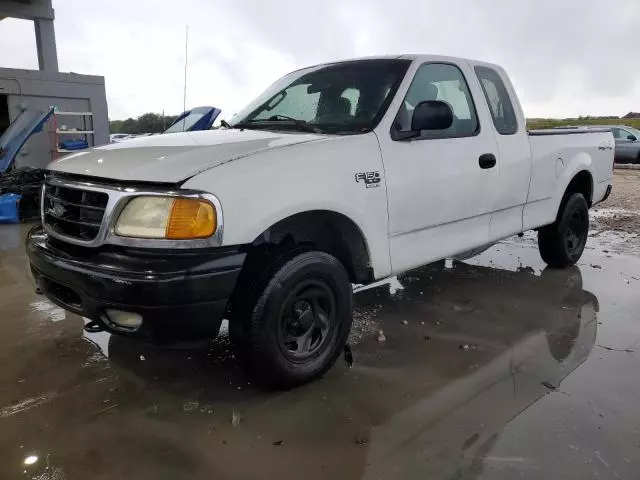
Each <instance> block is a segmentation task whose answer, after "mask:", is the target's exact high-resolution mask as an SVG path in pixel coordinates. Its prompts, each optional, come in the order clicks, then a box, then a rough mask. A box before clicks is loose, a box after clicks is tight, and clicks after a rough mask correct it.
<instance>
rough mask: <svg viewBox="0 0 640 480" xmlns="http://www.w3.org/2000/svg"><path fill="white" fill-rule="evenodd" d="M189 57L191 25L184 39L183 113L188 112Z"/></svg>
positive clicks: (183, 126)
mask: <svg viewBox="0 0 640 480" xmlns="http://www.w3.org/2000/svg"><path fill="white" fill-rule="evenodd" d="M188 55H189V25H186V26H185V39H184V95H183V97H182V111H183V112H186V111H187V60H188ZM186 121H187V119H186V117H185V118H183V119H182V131H183V132H184V128H185V125H186Z"/></svg>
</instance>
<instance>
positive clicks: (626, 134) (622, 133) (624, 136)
mask: <svg viewBox="0 0 640 480" xmlns="http://www.w3.org/2000/svg"><path fill="white" fill-rule="evenodd" d="M619 131H620V137H619V138H620V140H629V135H631V132H629V131H627V130H624V129H622V128H620V129H619Z"/></svg>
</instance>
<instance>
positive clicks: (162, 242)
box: [40, 174, 224, 249]
mask: <svg viewBox="0 0 640 480" xmlns="http://www.w3.org/2000/svg"><path fill="white" fill-rule="evenodd" d="M57 186H59V187H65V188H69V189H76V190H84V191H90V192H101V193H106V194H107V195H108V196H109V199H108V202H107V205H106V207H105V210H104V215H103V218H102V222H101V225H100V229H99V231H98V234H97V235H96V237H95V238H93V239H91V240H85V239H80V238H77V237H72V236H68V235H65V234H62V233H60V232H58V231H56V230H54V229H52V228H49V227H48V226H47V224H46V222H44V216H45V211H44V207H45V201H44V198H45V192H46V189H47V187H57ZM147 196H158V197H170V198H190V199H198V200H205V201H207V202H209V203H211V204H212V205H213V207H214V210H215V215H216V229H215V231H214V232H213V235H211V236H210V237H206V238H196V239H180V240H172V239H161V238H141V237H121V236H118V235H117V234H116V233H115V225H116V222H117V221H118V219H119V218H120V214H121V213H122V211H123V210H124V208H125V207H126V205H127V204H128V203H129V202H130V201H131V200H132V199H133V198H136V197H147ZM40 214H41V217H42V219H43V221H42V225H43V228H44V231H45V233H46V234H47V235H50V236H51V237H54V238H56V239H59V240H61V241H64V242H66V243H71V244H74V245H79V246H83V247H100V246H102V245H106V244H108V245H119V246H124V247H133V248H145V249H146V248H149V249H189V248H211V247H220V246H222V241H223V233H224V216H223V211H222V205H221V203H220V201H219V200H218V197H216V196H215V195H214V194H211V193H208V192H203V191H199V190H191V189H178V188H172V187H171V186H167V187H163V186H157V187H156V186H153V185H148V186H147V185H144V184H140V183H137V184H136V183H128V182H127V183H125V184H124V185H113V184H106V183H100V182H93V181H86V180H84V179H77V180H76V179H71V178H64V177H60V176H57V175H51V174H48V175H46V176H45V182H44V184H43V186H42V198H41V202H40Z"/></svg>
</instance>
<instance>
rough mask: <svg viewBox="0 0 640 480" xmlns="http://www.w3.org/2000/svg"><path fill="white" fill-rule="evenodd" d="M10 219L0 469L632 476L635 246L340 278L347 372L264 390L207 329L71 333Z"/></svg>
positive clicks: (3, 250)
mask: <svg viewBox="0 0 640 480" xmlns="http://www.w3.org/2000/svg"><path fill="white" fill-rule="evenodd" d="M25 232H26V227H25V226H0V312H1V313H0V318H1V322H0V432H1V435H0V478H1V479H5V478H6V479H14V478H21V479H22V478H33V479H39V480H47V479H56V480H62V479H89V478H92V479H93V478H97V479H107V478H108V479H115V478H118V479H120V478H123V479H125V478H126V479H128V478H135V479H182V478H185V479H187V478H197V479H200V478H202V479H205V478H206V479H212V478H215V479H248V478H260V479H262V478H265V479H266V478H279V479H284V480H286V479H299V478H304V479H305V480H311V479H326V478H331V479H334V480H339V479H359V478H363V479H394V478H402V479H413V478H416V479H418V478H420V479H425V478H428V479H516V478H526V479H549V478H566V479H581V480H582V479H590V478H606V479H608V478H611V479H613V478H621V479H633V478H638V472H639V471H640V402H639V399H640V381H639V380H640V373H639V372H640V313H639V312H640V308H639V307H640V257H637V256H626V255H625V254H621V253H607V252H604V251H603V250H602V249H601V248H600V247H597V248H589V249H588V250H587V251H586V252H585V255H584V256H583V258H582V261H581V262H580V264H579V266H578V267H575V268H572V269H568V270H564V271H553V270H544V264H543V263H542V260H541V259H540V257H539V256H538V253H537V249H535V248H534V245H533V243H532V241H531V238H530V237H529V238H527V237H525V238H524V239H518V238H514V239H510V240H508V241H506V242H503V243H501V244H499V245H497V246H495V247H493V248H492V249H490V250H489V251H487V252H485V253H484V254H482V255H481V256H479V257H476V258H474V259H471V260H468V261H467V262H466V263H460V262H454V263H453V268H446V267H445V265H443V264H442V263H440V264H438V265H433V266H429V267H425V268H422V269H419V270H416V271H412V272H410V273H409V274H407V275H404V276H402V277H400V278H398V279H393V280H392V281H391V282H390V283H384V284H382V285H380V286H377V287H374V288H369V289H366V290H363V291H359V292H358V293H356V296H355V299H356V301H355V305H356V311H355V313H354V319H355V325H354V331H353V334H352V350H353V358H354V364H353V367H352V368H348V366H347V365H346V363H345V362H344V361H343V360H342V359H341V360H339V362H338V363H337V364H336V366H335V367H334V368H333V369H332V370H331V371H330V372H329V373H328V374H327V376H326V377H325V378H323V379H321V380H319V381H317V382H314V383H312V384H309V385H307V386H304V387H301V388H298V389H296V390H292V391H289V392H275V393H274V392H265V391H262V390H260V389H257V388H255V387H254V386H253V385H251V384H250V383H249V382H248V380H247V378H246V377H245V376H244V375H243V374H242V372H241V371H240V370H239V369H238V368H237V366H236V365H235V362H234V360H233V358H232V357H231V354H230V352H229V345H228V342H227V339H226V336H225V335H221V336H220V337H219V338H218V339H217V340H216V341H215V342H214V343H213V344H212V345H211V346H210V347H208V348H207V349H200V350H191V351H176V350H172V351H166V350H159V349H156V348H154V347H152V346H148V345H143V344H139V343H136V342H133V341H130V340H127V339H122V338H120V337H109V336H108V335H107V334H105V333H100V334H86V333H84V331H83V326H84V321H83V320H82V319H81V318H79V317H77V316H75V315H72V314H68V313H65V312H64V311H63V310H61V309H59V308H57V307H55V306H53V305H52V304H50V303H49V302H48V301H46V300H45V299H44V298H43V297H40V296H38V295H36V294H35V293H34V288H33V285H32V282H31V279H30V277H29V275H28V273H27V272H28V271H27V259H26V257H25V255H24V253H23V247H22V237H23V235H24V233H25ZM380 330H381V331H382V335H380ZM383 338H384V341H380V340H383ZM25 461H26V463H31V464H29V465H25Z"/></svg>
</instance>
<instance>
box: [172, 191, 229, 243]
mask: <svg viewBox="0 0 640 480" xmlns="http://www.w3.org/2000/svg"><path fill="white" fill-rule="evenodd" d="M216 222H217V219H216V211H215V209H214V208H213V205H211V204H210V203H209V202H207V201H204V200H196V199H192V198H176V199H175V200H174V201H173V205H172V206H171V213H170V214H169V220H168V221H167V229H166V235H165V238H168V239H172V240H188V239H190V238H206V237H210V236H211V235H213V232H215V231H216Z"/></svg>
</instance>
